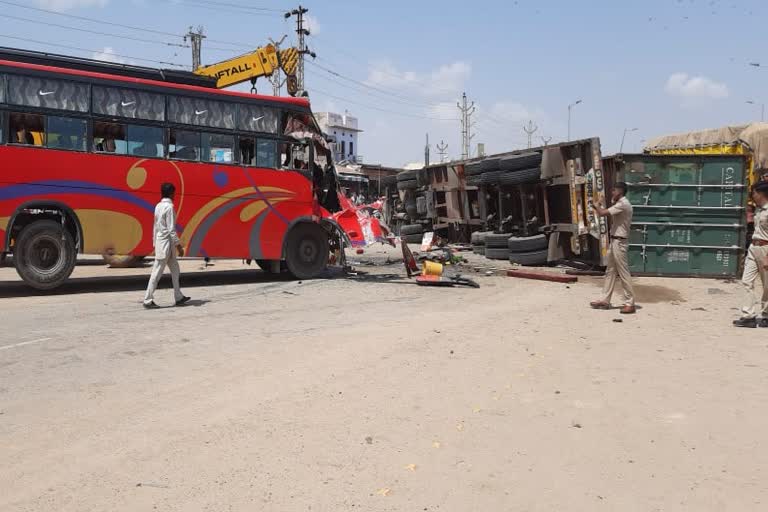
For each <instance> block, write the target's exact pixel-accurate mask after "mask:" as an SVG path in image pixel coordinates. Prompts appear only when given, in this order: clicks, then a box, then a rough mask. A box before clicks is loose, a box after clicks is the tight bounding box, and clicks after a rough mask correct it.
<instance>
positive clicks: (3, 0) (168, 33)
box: [0, 0, 184, 38]
mask: <svg viewBox="0 0 768 512" xmlns="http://www.w3.org/2000/svg"><path fill="white" fill-rule="evenodd" d="M0 4H5V5H13V6H14V7H19V8H21V9H29V10H31V11H37V12H44V13H46V14H54V15H56V16H62V17H64V18H70V19H73V20H80V21H88V22H90V23H99V24H102V25H110V26H112V27H121V28H127V29H129V30H139V31H141V32H149V33H152V34H160V35H163V36H171V37H178V38H182V37H184V36H183V35H182V34H174V33H172V32H164V31H162V30H153V29H149V28H141V27H134V26H131V25H123V24H122V23H113V22H111V21H104V20H97V19H95V18H88V17H86V16H77V15H74V14H67V13H64V12H56V11H51V10H48V9H42V8H40V7H31V6H29V5H24V4H17V3H16V2H9V1H8V0H0Z"/></svg>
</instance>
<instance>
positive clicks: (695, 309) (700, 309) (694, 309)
mask: <svg viewBox="0 0 768 512" xmlns="http://www.w3.org/2000/svg"><path fill="white" fill-rule="evenodd" d="M691 311H707V310H706V309H705V308H691Z"/></svg>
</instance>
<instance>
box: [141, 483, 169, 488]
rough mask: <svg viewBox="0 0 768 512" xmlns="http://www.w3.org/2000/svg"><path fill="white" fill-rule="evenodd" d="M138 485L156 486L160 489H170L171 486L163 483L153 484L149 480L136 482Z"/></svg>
mask: <svg viewBox="0 0 768 512" xmlns="http://www.w3.org/2000/svg"><path fill="white" fill-rule="evenodd" d="M136 487H156V488H158V489H170V487H169V486H167V485H163V484H151V483H147V482H139V483H137V484H136Z"/></svg>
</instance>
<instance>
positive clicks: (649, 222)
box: [616, 155, 747, 277]
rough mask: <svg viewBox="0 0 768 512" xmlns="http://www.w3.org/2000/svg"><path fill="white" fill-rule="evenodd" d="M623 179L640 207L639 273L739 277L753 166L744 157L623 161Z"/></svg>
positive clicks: (636, 224)
mask: <svg viewBox="0 0 768 512" xmlns="http://www.w3.org/2000/svg"><path fill="white" fill-rule="evenodd" d="M616 159H617V163H618V165H617V171H618V172H617V181H626V182H627V183H628V184H629V193H628V194H627V197H628V199H629V201H630V202H631V203H632V205H633V207H634V215H633V219H632V233H631V235H630V240H629V263H630V267H631V270H632V272H633V273H634V274H640V275H658V276H665V275H666V276H702V277H736V276H737V275H738V274H739V271H740V267H741V262H742V259H743V254H744V248H745V245H746V244H745V237H746V219H745V213H746V204H747V187H746V173H745V169H746V161H745V159H744V158H743V157H740V156H735V155H734V156H695V155H691V156H666V155H665V156H656V155H621V156H619V157H616Z"/></svg>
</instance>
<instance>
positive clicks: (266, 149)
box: [256, 139, 277, 169]
mask: <svg viewBox="0 0 768 512" xmlns="http://www.w3.org/2000/svg"><path fill="white" fill-rule="evenodd" d="M256 146H257V147H256V150H257V151H256V165H257V166H259V167H266V168H267V169H275V168H276V167H277V142H276V141H274V140H270V139H259V140H258V141H257V143H256Z"/></svg>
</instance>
